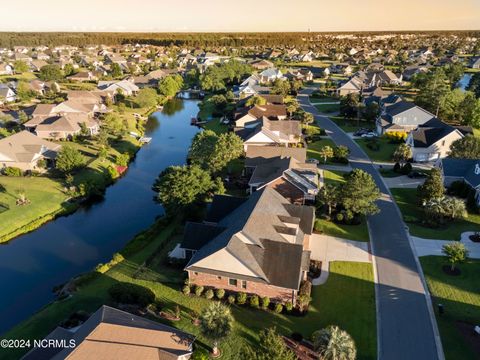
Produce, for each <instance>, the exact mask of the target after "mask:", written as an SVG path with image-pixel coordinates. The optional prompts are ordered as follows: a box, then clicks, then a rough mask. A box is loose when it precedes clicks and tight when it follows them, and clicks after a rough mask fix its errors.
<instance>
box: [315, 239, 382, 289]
mask: <svg viewBox="0 0 480 360" xmlns="http://www.w3.org/2000/svg"><path fill="white" fill-rule="evenodd" d="M310 251H311V254H310V258H311V259H312V260H317V261H321V262H322V272H321V275H320V277H318V278H316V279H313V281H312V284H313V285H322V284H325V282H326V281H327V279H328V275H329V263H330V261H356V262H371V261H372V257H371V255H370V251H369V246H368V243H367V242H361V241H353V240H346V239H342V238H337V237H334V236H328V235H322V234H313V235H312V236H311V238H310Z"/></svg>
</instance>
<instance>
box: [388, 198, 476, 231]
mask: <svg viewBox="0 0 480 360" xmlns="http://www.w3.org/2000/svg"><path fill="white" fill-rule="evenodd" d="M390 191H391V192H392V194H393V197H394V199H395V201H396V202H397V205H398V207H399V208H400V211H401V212H402V214H403V216H404V217H405V216H407V220H409V219H412V220H414V219H415V221H419V220H421V219H422V217H423V213H422V210H421V208H420V207H419V206H418V205H417V197H416V192H417V190H416V189H390ZM407 225H408V227H409V229H410V234H411V235H413V236H418V237H422V238H425V239H439V240H460V235H461V234H462V232H465V231H480V214H472V213H469V214H468V217H467V218H466V219H464V220H455V221H453V222H451V223H449V224H448V225H446V226H443V227H440V228H430V227H426V226H423V225H421V224H420V223H414V222H411V221H407Z"/></svg>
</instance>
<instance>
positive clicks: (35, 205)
mask: <svg viewBox="0 0 480 360" xmlns="http://www.w3.org/2000/svg"><path fill="white" fill-rule="evenodd" d="M62 187H63V185H62V184H61V183H60V182H59V181H57V180H53V179H49V178H46V177H7V176H0V203H2V204H6V205H8V207H9V210H6V211H4V212H1V213H0V224H1V226H0V239H1V238H2V237H3V236H5V235H7V234H10V233H11V232H13V231H14V230H16V229H18V228H21V227H24V226H26V225H28V224H30V223H31V222H32V221H33V220H36V219H38V218H40V217H42V216H45V215H47V214H51V213H55V212H58V211H62V210H63V209H64V208H65V205H63V202H64V201H65V200H66V198H67V196H66V195H65V194H64V193H63V192H62ZM18 192H24V193H25V196H26V197H27V198H28V199H29V200H30V204H28V205H22V206H18V205H16V199H17V197H18Z"/></svg>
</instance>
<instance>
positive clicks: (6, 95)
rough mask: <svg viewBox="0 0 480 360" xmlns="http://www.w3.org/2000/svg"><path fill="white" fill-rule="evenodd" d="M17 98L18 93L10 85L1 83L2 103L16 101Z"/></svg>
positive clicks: (0, 95)
mask: <svg viewBox="0 0 480 360" xmlns="http://www.w3.org/2000/svg"><path fill="white" fill-rule="evenodd" d="M15 100H17V94H15V91H13V90H12V89H11V88H10V87H9V86H7V85H5V84H0V105H2V104H5V103H9V102H14V101H15Z"/></svg>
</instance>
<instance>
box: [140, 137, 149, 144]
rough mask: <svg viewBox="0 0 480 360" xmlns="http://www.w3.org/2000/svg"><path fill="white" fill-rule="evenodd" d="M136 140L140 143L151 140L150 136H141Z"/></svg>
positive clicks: (146, 142)
mask: <svg viewBox="0 0 480 360" xmlns="http://www.w3.org/2000/svg"><path fill="white" fill-rule="evenodd" d="M138 141H140V142H141V143H142V144H148V143H149V142H150V141H152V138H151V137H145V136H142V137H141V138H140V139H138Z"/></svg>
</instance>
